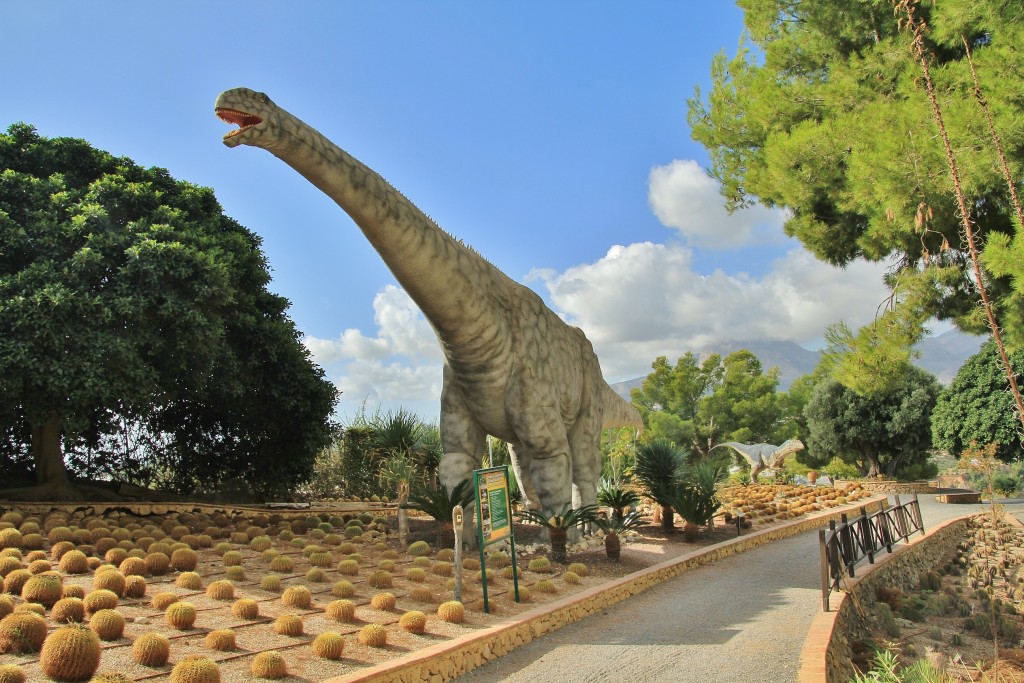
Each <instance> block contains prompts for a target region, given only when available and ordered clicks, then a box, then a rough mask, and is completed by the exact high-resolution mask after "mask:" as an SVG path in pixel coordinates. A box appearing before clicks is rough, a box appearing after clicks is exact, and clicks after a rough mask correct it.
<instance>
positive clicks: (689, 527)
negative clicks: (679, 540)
mask: <svg viewBox="0 0 1024 683" xmlns="http://www.w3.org/2000/svg"><path fill="white" fill-rule="evenodd" d="M699 534H700V527H699V526H697V525H696V524H691V523H690V522H687V523H686V524H685V525H684V526H683V540H685V541H686V542H687V543H693V542H694V541H696V540H697V536H698V535H699Z"/></svg>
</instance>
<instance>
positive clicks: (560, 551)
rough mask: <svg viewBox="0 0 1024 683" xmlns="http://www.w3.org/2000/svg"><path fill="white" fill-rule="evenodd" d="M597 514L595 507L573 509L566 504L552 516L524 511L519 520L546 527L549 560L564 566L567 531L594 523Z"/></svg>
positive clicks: (569, 504)
mask: <svg viewBox="0 0 1024 683" xmlns="http://www.w3.org/2000/svg"><path fill="white" fill-rule="evenodd" d="M597 513H598V507H597V506H596V505H584V506H583V507H579V508H576V509H573V507H572V504H571V503H566V504H565V505H564V506H562V509H561V510H559V511H558V512H555V513H554V514H550V513H548V512H545V511H543V510H524V511H523V512H520V513H519V518H520V519H523V520H526V521H528V522H533V523H535V524H540V525H541V526H543V527H547V530H548V536H549V537H550V539H551V559H552V560H554V561H555V562H558V563H560V564H565V562H566V552H565V543H566V541H567V540H568V537H569V530H570V529H573V528H575V527H577V526H579V525H581V524H589V523H592V522H596V521H597Z"/></svg>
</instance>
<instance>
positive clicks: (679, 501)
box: [668, 462, 725, 540]
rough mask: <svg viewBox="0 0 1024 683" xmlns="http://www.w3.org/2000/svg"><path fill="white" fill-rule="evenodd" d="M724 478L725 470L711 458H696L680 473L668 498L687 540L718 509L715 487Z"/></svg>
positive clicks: (719, 503) (692, 536)
mask: <svg viewBox="0 0 1024 683" xmlns="http://www.w3.org/2000/svg"><path fill="white" fill-rule="evenodd" d="M724 479H725V470H724V469H722V468H720V467H717V466H715V465H714V464H712V463H710V462H699V463H697V464H696V465H692V466H690V467H688V468H686V469H685V470H684V471H683V473H682V474H681V477H680V481H679V484H678V485H677V487H676V490H675V491H674V492H673V493H672V495H670V496H669V498H668V500H669V501H670V503H671V505H672V507H674V508H675V510H676V512H678V513H679V516H680V517H682V518H683V520H685V522H686V528H685V532H686V534H687V540H693V539H694V538H696V535H697V532H698V531H699V530H700V527H702V526H705V525H707V524H709V523H710V522H711V520H712V519H713V518H714V516H715V513H716V512H718V508H719V507H721V505H722V502H721V501H720V500H719V499H718V491H717V488H718V484H719V483H721V482H722V481H723V480H724Z"/></svg>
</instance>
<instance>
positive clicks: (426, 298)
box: [267, 114, 511, 352]
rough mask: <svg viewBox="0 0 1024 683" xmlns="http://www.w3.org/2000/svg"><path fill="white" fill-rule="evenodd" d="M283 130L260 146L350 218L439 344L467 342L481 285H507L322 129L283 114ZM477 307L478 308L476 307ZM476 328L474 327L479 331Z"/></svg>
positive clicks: (478, 322)
mask: <svg viewBox="0 0 1024 683" xmlns="http://www.w3.org/2000/svg"><path fill="white" fill-rule="evenodd" d="M287 116H288V117H289V118H290V121H289V123H292V122H294V125H288V126H286V129H287V131H288V132H287V134H286V135H285V136H283V137H282V138H281V139H279V141H278V144H274V145H268V146H267V149H268V150H269V151H270V152H271V153H272V154H274V155H275V156H277V157H278V158H279V159H281V160H282V161H284V162H285V163H286V164H288V165H289V166H291V167H292V168H294V169H295V170H296V171H298V172H299V173H300V174H302V175H303V176H304V177H305V178H306V179H307V180H309V181H310V182H311V183H313V184H314V185H315V186H316V187H318V188H319V189H320V190H322V191H323V192H324V193H325V194H326V195H327V196H329V197H330V198H331V199H333V200H334V201H335V202H337V204H338V205H339V206H340V207H341V208H342V209H344V210H345V212H346V213H347V214H348V215H349V216H351V217H352V220H353V221H355V223H356V225H358V226H359V228H360V229H361V230H362V231H363V234H364V235H365V236H366V238H367V239H368V240H369V241H370V244H372V245H373V247H374V248H375V249H376V250H377V252H378V253H379V254H380V255H381V258H383V259H384V262H385V263H386V264H387V266H388V268H390V269H391V272H392V273H393V274H394V275H395V278H396V279H397V280H398V282H399V283H400V284H401V285H402V287H403V288H404V289H405V291H406V292H407V293H408V294H409V296H410V297H411V298H412V299H413V301H415V302H416V304H417V305H418V306H419V307H420V310H422V311H423V314H424V315H425V316H426V318H427V320H429V321H430V323H431V325H433V327H434V329H435V331H436V332H437V334H438V336H439V337H440V338H441V340H442V342H444V346H445V347H446V348H445V350H446V352H448V351H451V350H452V348H458V346H459V345H460V344H467V343H468V344H472V343H473V340H478V339H479V338H480V335H481V334H482V333H483V328H482V326H483V325H485V321H488V320H491V319H493V316H492V315H489V314H488V312H487V311H484V310H483V308H484V307H485V306H486V305H487V300H488V297H485V296H481V295H480V291H481V288H482V287H487V286H489V285H491V284H494V283H498V282H501V281H502V280H505V281H508V282H509V283H511V281H510V280H508V278H506V277H505V275H504V274H502V273H501V271H499V270H498V269H497V268H495V267H494V266H492V265H491V264H489V263H487V262H486V261H485V260H484V259H482V258H481V257H480V256H479V255H477V254H476V253H474V252H472V251H471V250H469V249H468V248H466V247H465V246H463V245H462V244H460V243H459V242H457V241H456V240H454V239H453V238H452V237H451V236H450V235H448V233H446V232H445V231H444V230H441V229H440V228H439V227H438V226H437V225H436V224H435V223H434V222H433V221H432V220H430V218H428V217H427V216H426V215H425V214H424V213H423V212H422V211H420V210H419V209H418V208H416V206H415V205H414V204H413V203H412V202H410V201H409V200H408V199H406V198H405V197H404V196H403V195H402V194H401V193H400V192H398V190H396V189H395V188H394V187H392V186H391V185H390V184H389V183H388V182H387V181H386V180H384V179H383V178H382V177H381V176H380V175H378V174H377V173H376V172H374V171H373V169H371V168H369V167H368V166H366V165H365V164H363V163H362V162H360V161H359V160H357V159H356V158H355V157H353V156H352V155H350V154H348V153H347V152H345V151H344V150H342V149H341V148H340V147H338V146H337V145H335V144H334V143H333V142H331V141H330V140H328V139H327V138H326V137H324V136H323V135H322V134H321V133H319V132H318V131H316V130H315V129H313V128H311V127H310V126H308V125H306V124H305V123H304V122H302V121H301V120H299V119H298V118H296V117H294V116H292V115H291V114H287ZM478 309H479V310H478ZM478 328H480V329H478Z"/></svg>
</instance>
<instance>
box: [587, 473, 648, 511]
mask: <svg viewBox="0 0 1024 683" xmlns="http://www.w3.org/2000/svg"><path fill="white" fill-rule="evenodd" d="M639 502H640V496H639V494H637V492H636V491H631V490H629V489H627V488H626V487H625V486H624V485H623V483H622V482H621V481H619V480H617V479H606V478H604V477H601V480H600V481H599V482H598V484H597V503H598V505H603V506H604V507H609V508H611V509H612V519H613V520H615V519H622V511H623V510H624V509H625V508H628V507H632V506H634V505H636V504H637V503H639Z"/></svg>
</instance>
